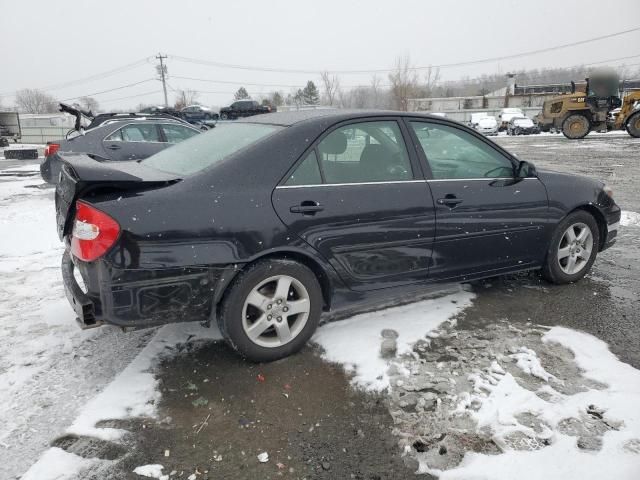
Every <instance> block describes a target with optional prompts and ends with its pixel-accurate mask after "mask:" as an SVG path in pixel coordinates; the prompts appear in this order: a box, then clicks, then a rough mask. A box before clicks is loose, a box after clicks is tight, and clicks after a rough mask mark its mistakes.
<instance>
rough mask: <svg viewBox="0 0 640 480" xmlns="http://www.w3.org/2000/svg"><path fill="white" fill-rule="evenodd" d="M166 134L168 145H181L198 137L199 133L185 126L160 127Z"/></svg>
mask: <svg viewBox="0 0 640 480" xmlns="http://www.w3.org/2000/svg"><path fill="white" fill-rule="evenodd" d="M160 127H161V128H162V131H163V132H164V137H165V138H166V140H167V143H180V142H182V141H184V140H187V139H188V138H191V137H193V136H194V135H198V133H199V132H198V131H197V130H194V129H193V128H189V127H185V126H183V125H169V124H166V123H165V124H163V125H161V126H160Z"/></svg>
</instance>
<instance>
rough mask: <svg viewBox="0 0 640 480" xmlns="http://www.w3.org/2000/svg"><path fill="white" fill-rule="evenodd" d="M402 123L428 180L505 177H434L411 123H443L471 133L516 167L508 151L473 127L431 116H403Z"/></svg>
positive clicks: (496, 178)
mask: <svg viewBox="0 0 640 480" xmlns="http://www.w3.org/2000/svg"><path fill="white" fill-rule="evenodd" d="M404 123H406V125H407V130H408V131H409V134H410V135H411V138H412V142H413V145H414V148H415V149H416V152H417V155H418V158H419V159H420V164H421V166H422V168H424V172H425V178H426V180H427V181H429V182H444V181H449V182H451V181H462V180H464V181H470V180H499V179H501V178H506V177H474V178H460V179H455V178H451V179H438V178H434V176H433V171H432V170H431V166H430V164H429V161H428V159H427V154H426V152H425V151H424V148H422V145H421V144H420V140H419V139H418V136H417V134H416V132H415V130H414V129H413V128H412V126H411V123H426V124H428V125H443V126H445V127H449V128H453V129H455V130H459V131H461V132H465V133H467V134H469V135H472V136H474V137H476V138H478V139H479V140H481V141H482V142H483V143H484V144H485V145H487V146H489V147H491V149H493V150H494V151H495V152H496V154H497V155H499V156H501V157H503V158H504V159H505V160H507V161H509V162H510V163H511V165H512V167H513V168H514V169H515V168H516V160H514V158H513V156H512V155H511V154H509V152H507V151H504V150H502V149H500V148H499V147H498V146H497V145H495V144H493V143H491V142H489V141H487V139H486V138H484V136H483V135H482V134H480V133H478V132H477V131H475V130H473V129H467V128H465V127H462V128H461V126H460V125H455V124H452V123H449V122H443V121H440V120H439V119H431V118H428V119H426V118H425V119H423V118H417V117H405V118H404ZM510 178H511V177H510Z"/></svg>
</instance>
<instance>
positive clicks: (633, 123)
mask: <svg viewBox="0 0 640 480" xmlns="http://www.w3.org/2000/svg"><path fill="white" fill-rule="evenodd" d="M627 132H628V133H629V135H631V136H632V137H636V138H640V112H636V113H634V114H633V115H631V116H630V117H629V119H628V120H627Z"/></svg>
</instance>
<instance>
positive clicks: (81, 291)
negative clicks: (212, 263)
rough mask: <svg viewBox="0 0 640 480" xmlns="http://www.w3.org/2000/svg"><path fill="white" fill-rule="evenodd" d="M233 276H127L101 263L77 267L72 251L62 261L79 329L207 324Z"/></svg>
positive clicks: (210, 272) (152, 272)
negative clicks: (107, 326)
mask: <svg viewBox="0 0 640 480" xmlns="http://www.w3.org/2000/svg"><path fill="white" fill-rule="evenodd" d="M75 269H77V270H78V272H76V273H79V274H80V275H81V277H82V280H83V283H84V288H82V287H81V286H80V285H79V284H78V281H77V280H76V278H75V276H74V270H75ZM231 270H233V266H220V267H188V268H187V267H185V268H179V269H178V268H170V269H135V270H128V269H127V270H123V269H116V268H113V267H111V266H109V265H107V264H106V262H104V261H101V260H98V261H96V262H81V261H78V260H77V259H74V258H73V256H72V255H71V254H70V252H69V251H68V250H67V251H66V252H65V254H64V255H63V258H62V276H63V280H64V286H65V293H66V295H67V299H68V300H69V303H70V304H71V306H72V307H73V309H74V311H75V313H76V316H77V321H78V324H79V325H80V327H81V328H93V327H97V326H100V325H102V324H105V323H108V324H113V325H117V326H120V327H126V328H145V327H150V326H154V325H161V324H166V323H175V322H187V321H205V320H208V319H209V317H210V315H211V308H212V305H214V304H215V303H216V301H217V300H219V298H220V297H221V292H222V289H223V287H224V285H226V283H227V281H228V280H230V279H231V278H232V276H233V275H232V272H231Z"/></svg>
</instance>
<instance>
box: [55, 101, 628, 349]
mask: <svg viewBox="0 0 640 480" xmlns="http://www.w3.org/2000/svg"><path fill="white" fill-rule="evenodd" d="M348 138H351V139H352V140H348ZM63 161H64V163H65V165H64V167H63V169H62V175H61V183H60V184H59V185H58V187H57V189H56V202H55V203H56V213H57V225H58V234H59V236H60V238H61V239H64V241H65V245H66V246H67V248H66V252H65V253H64V258H63V263H62V272H63V278H64V284H65V287H66V292H67V296H68V298H69V300H70V302H71V304H72V306H73V307H74V309H75V312H76V314H77V316H78V320H79V324H80V326H81V327H83V328H90V327H96V326H99V325H101V324H103V323H111V324H115V325H119V326H122V327H133V328H135V327H138V328H140V327H147V326H150V325H157V324H162V323H167V322H183V321H196V320H200V321H204V322H217V324H218V325H219V327H220V331H221V332H222V334H223V336H224V337H225V338H226V339H227V340H228V342H229V344H230V345H231V346H232V347H233V348H235V349H236V350H237V351H239V352H240V353H241V354H242V355H244V356H245V357H247V358H249V359H251V360H253V361H271V360H275V359H278V358H281V357H284V356H287V355H290V354H292V353H294V352H296V351H297V350H299V349H300V348H301V347H302V346H303V345H304V344H305V342H306V341H307V340H308V339H309V338H310V337H311V335H312V333H313V332H314V330H315V329H316V327H317V325H318V321H319V319H320V315H321V313H322V312H327V311H335V310H341V309H344V308H349V309H353V307H354V305H358V308H361V307H369V308H370V307H371V306H372V305H374V304H377V303H378V302H384V301H388V300H389V299H390V298H398V296H403V297H406V296H407V295H409V294H411V293H412V292H424V290H425V288H428V287H429V285H434V284H437V283H440V282H452V281H461V282H462V281H469V280H473V279H478V278H484V277H491V276H495V275H500V274H505V273H510V272H518V271H523V270H531V269H541V270H542V274H543V276H544V277H545V278H546V279H548V280H549V281H551V282H555V283H560V284H562V283H570V282H575V281H577V280H579V279H580V278H582V277H583V276H584V275H585V274H586V273H587V272H588V271H589V270H590V268H591V266H592V264H593V262H594V261H595V258H596V254H597V252H599V251H602V250H604V249H605V248H607V247H609V246H610V245H611V244H612V243H613V242H614V241H615V239H616V233H617V229H618V224H619V221H620V208H619V207H618V206H617V205H616V203H615V202H614V200H613V198H612V192H611V190H610V189H608V188H607V187H605V186H604V184H603V183H602V182H598V181H595V180H591V179H589V178H586V177H581V176H577V175H569V174H566V173H555V172H550V171H542V170H540V171H537V170H536V168H535V167H534V166H533V165H532V164H531V163H529V162H527V161H524V160H518V159H517V158H516V157H515V156H513V155H512V154H510V153H509V152H508V151H506V150H504V149H503V148H502V147H500V146H499V145H496V144H495V143H493V142H492V141H491V140H489V139H488V138H486V137H484V136H483V135H481V134H479V133H478V132H476V131H474V130H473V129H471V128H468V127H466V126H463V125H461V124H459V123H457V122H453V121H450V120H446V119H443V118H439V117H434V116H429V115H420V114H417V113H407V112H397V113H396V112H366V111H340V110H316V111H300V112H287V113H277V114H270V115H260V116H257V117H252V118H250V119H245V120H241V121H239V122H234V123H224V124H221V125H219V126H218V127H216V128H215V129H213V130H211V131H209V132H206V133H204V134H202V135H195V136H194V137H193V138H191V139H189V140H187V141H185V142H183V143H180V144H179V145H176V146H175V147H172V148H170V149H166V150H164V151H162V152H160V153H157V154H156V155H153V156H151V157H149V158H147V159H146V160H143V161H141V162H95V161H93V160H92V159H91V158H90V157H88V156H87V155H74V154H64V155H63ZM265 166H268V168H265ZM381 199H384V201H381ZM74 274H78V275H79V276H80V277H81V278H82V282H81V283H78V281H77V280H76V279H75V277H74Z"/></svg>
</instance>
